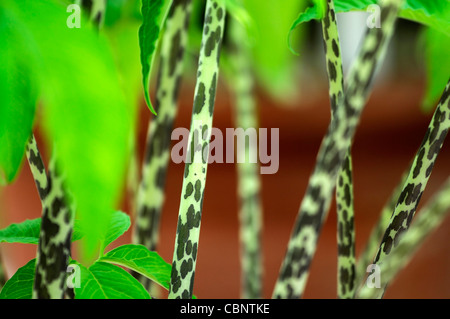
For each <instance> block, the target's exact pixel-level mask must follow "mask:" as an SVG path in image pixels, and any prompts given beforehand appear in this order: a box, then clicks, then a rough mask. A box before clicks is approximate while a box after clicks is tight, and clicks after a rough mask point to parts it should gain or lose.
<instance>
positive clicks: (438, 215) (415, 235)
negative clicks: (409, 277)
mask: <svg viewBox="0 0 450 319" xmlns="http://www.w3.org/2000/svg"><path fill="white" fill-rule="evenodd" d="M449 213H450V178H448V179H447V181H446V182H445V183H444V185H443V186H442V187H441V189H440V190H439V191H438V192H437V193H436V194H435V195H434V196H433V198H432V199H431V200H430V201H429V202H428V203H427V205H426V206H424V207H423V208H422V209H421V210H420V211H419V213H418V216H417V218H416V220H415V221H414V222H413V223H412V224H411V227H410V228H409V229H408V231H407V232H406V233H405V234H404V235H403V236H402V239H401V241H400V243H399V244H398V245H397V246H396V247H395V248H393V250H392V252H391V253H390V254H389V256H387V257H386V258H385V259H384V261H383V263H382V264H380V275H381V276H380V281H381V283H380V288H369V287H368V286H367V285H364V286H363V287H362V288H361V290H360V291H359V293H358V297H359V298H364V299H376V298H382V297H383V295H384V293H385V291H386V288H387V285H388V283H389V282H390V281H391V280H393V279H394V278H395V276H396V275H397V274H398V273H399V272H400V271H401V270H402V269H403V268H404V267H405V266H406V265H408V263H409V262H410V260H411V259H412V257H413V256H414V254H415V253H416V252H417V251H418V250H419V248H420V247H421V245H422V244H423V243H424V242H425V240H426V238H427V237H428V236H429V235H430V234H431V233H433V231H434V230H435V229H436V228H438V227H439V225H440V224H441V223H442V221H443V220H444V218H445V217H446V216H447V215H448V214H449Z"/></svg>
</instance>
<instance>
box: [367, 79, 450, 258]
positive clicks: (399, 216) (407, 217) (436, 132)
mask: <svg viewBox="0 0 450 319" xmlns="http://www.w3.org/2000/svg"><path fill="white" fill-rule="evenodd" d="M449 128H450V80H449V82H448V83H447V85H446V87H445V90H444V93H443V94H442V97H441V99H440V101H439V104H438V106H437V107H436V110H435V112H434V115H433V117H432V119H431V122H430V124H429V126H428V130H427V132H426V134H425V137H424V139H423V141H422V145H421V146H420V147H419V150H418V151H417V153H416V156H415V158H414V162H413V164H412V166H411V169H410V171H409V174H408V177H407V178H406V181H405V183H404V184H403V189H402V192H401V194H400V196H399V198H398V200H397V204H396V206H395V209H394V212H393V214H392V216H391V218H390V220H389V226H388V227H387V229H386V231H385V233H384V236H383V239H382V240H381V244H380V247H379V249H378V253H377V255H376V257H375V259H374V263H375V264H381V263H382V262H383V260H384V259H385V258H386V257H387V256H388V255H389V254H390V252H391V251H392V248H394V247H395V246H397V245H398V244H399V242H400V238H401V237H402V233H403V232H405V231H406V230H407V229H408V227H409V225H410V223H411V221H412V219H413V217H414V214H415V212H416V210H417V206H418V205H419V202H420V198H421V197H422V194H423V192H424V190H425V187H426V185H427V183H428V180H429V178H430V175H431V172H432V170H433V167H434V164H435V162H436V159H437V157H438V155H439V152H440V150H441V148H442V145H443V144H444V140H445V138H446V136H447V133H448V130H449Z"/></svg>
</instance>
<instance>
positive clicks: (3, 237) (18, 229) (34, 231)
mask: <svg viewBox="0 0 450 319" xmlns="http://www.w3.org/2000/svg"><path fill="white" fill-rule="evenodd" d="M130 225H131V221H130V217H129V216H128V215H127V214H125V213H123V212H120V211H117V212H114V213H113V214H112V215H111V220H110V222H109V226H108V229H107V231H106V234H105V238H104V240H103V241H104V242H103V249H104V248H105V247H106V246H108V245H109V244H110V243H112V242H113V241H114V240H116V239H117V238H119V237H120V236H121V235H123V234H124V233H125V232H126V231H127V230H128V229H129V228H130ZM40 230H41V218H36V219H31V220H26V221H24V222H22V223H19V224H11V225H9V226H8V227H6V228H4V229H1V230H0V243H20V244H38V243H39V233H40ZM84 236H85V231H84V230H83V228H82V226H81V223H80V221H79V220H77V219H76V220H75V225H74V229H73V234H72V241H77V240H80V239H81V238H83V237H84Z"/></svg>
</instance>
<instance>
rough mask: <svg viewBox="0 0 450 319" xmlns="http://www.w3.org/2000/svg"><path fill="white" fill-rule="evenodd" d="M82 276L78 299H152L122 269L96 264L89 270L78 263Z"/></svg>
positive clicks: (140, 285) (76, 290)
mask: <svg viewBox="0 0 450 319" xmlns="http://www.w3.org/2000/svg"><path fill="white" fill-rule="evenodd" d="M72 264H75V265H77V266H78V267H79V268H78V269H79V271H80V272H81V274H80V287H75V288H74V291H75V298H76V299H150V295H149V294H148V292H147V291H146V290H145V288H144V287H143V286H142V284H141V283H139V281H137V280H136V279H135V278H134V277H133V276H132V275H130V274H129V273H128V272H126V271H125V270H123V269H122V268H120V267H117V266H115V265H111V264H108V263H104V262H101V261H97V262H95V263H94V264H93V265H91V266H90V267H89V268H86V267H85V266H83V265H81V264H80V263H78V262H76V261H72Z"/></svg>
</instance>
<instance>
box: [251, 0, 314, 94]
mask: <svg viewBox="0 0 450 319" xmlns="http://www.w3.org/2000/svg"><path fill="white" fill-rule="evenodd" d="M243 3H244V8H245V9H246V11H247V12H248V13H249V15H250V16H251V17H252V18H253V21H254V23H255V28H256V30H257V38H256V40H255V41H254V45H253V46H252V48H251V53H252V57H253V66H254V68H255V71H256V76H257V80H258V83H259V84H261V85H262V86H263V87H264V89H266V90H267V91H268V92H269V93H270V94H271V95H272V96H274V97H275V98H277V99H280V100H289V99H290V98H291V97H292V96H293V95H295V94H296V92H297V91H298V88H297V87H296V84H295V83H296V82H297V81H295V76H296V71H297V70H298V68H297V67H295V66H294V64H295V61H296V59H295V57H294V56H292V54H291V53H290V52H289V50H288V49H287V48H286V38H285V37H284V35H287V33H288V30H289V27H290V26H291V21H292V20H293V19H295V16H296V15H297V13H298V12H299V11H300V10H301V9H303V8H304V5H305V4H306V1H305V0H284V1H279V0H265V1H260V0H244V1H243ZM280 35H281V36H280Z"/></svg>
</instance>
